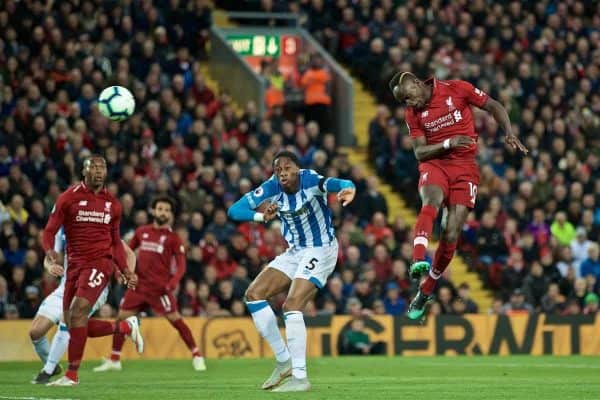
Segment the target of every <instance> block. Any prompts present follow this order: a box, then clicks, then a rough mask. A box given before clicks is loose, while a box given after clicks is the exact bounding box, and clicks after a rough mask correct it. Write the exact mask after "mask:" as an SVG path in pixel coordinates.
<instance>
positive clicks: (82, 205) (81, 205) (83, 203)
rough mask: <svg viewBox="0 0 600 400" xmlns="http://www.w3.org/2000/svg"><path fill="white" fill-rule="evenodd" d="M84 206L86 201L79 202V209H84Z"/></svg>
mask: <svg viewBox="0 0 600 400" xmlns="http://www.w3.org/2000/svg"><path fill="white" fill-rule="evenodd" d="M85 206H87V200H81V201H80V202H79V207H85Z"/></svg>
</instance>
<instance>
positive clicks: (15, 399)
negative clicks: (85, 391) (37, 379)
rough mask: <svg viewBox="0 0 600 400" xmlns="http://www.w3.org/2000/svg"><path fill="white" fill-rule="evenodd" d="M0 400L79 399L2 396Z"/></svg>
mask: <svg viewBox="0 0 600 400" xmlns="http://www.w3.org/2000/svg"><path fill="white" fill-rule="evenodd" d="M0 399H10V400H77V399H57V398H51V397H18V396H0Z"/></svg>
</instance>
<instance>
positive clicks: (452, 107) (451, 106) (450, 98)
mask: <svg viewBox="0 0 600 400" xmlns="http://www.w3.org/2000/svg"><path fill="white" fill-rule="evenodd" d="M446 105H447V106H448V111H450V112H452V111H454V110H455V109H456V107H454V103H453V102H452V96H448V98H447V99H446Z"/></svg>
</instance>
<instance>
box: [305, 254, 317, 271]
mask: <svg viewBox="0 0 600 400" xmlns="http://www.w3.org/2000/svg"><path fill="white" fill-rule="evenodd" d="M318 262H319V260H317V259H316V258H314V257H313V258H311V259H310V261H309V262H308V264H306V265H305V266H304V268H306V269H307V270H309V271H312V270H313V269H315V267H316V266H317V263H318Z"/></svg>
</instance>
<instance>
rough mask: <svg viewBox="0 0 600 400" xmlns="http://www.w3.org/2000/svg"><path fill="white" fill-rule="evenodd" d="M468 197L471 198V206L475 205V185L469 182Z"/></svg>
mask: <svg viewBox="0 0 600 400" xmlns="http://www.w3.org/2000/svg"><path fill="white" fill-rule="evenodd" d="M469 195H470V196H471V204H472V205H475V200H476V199H477V185H475V184H474V183H473V182H469Z"/></svg>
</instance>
